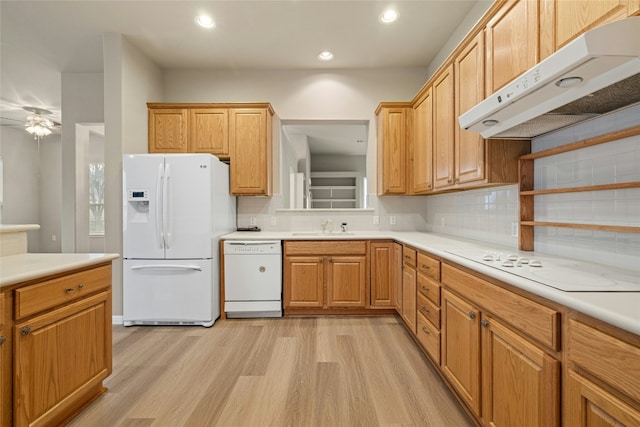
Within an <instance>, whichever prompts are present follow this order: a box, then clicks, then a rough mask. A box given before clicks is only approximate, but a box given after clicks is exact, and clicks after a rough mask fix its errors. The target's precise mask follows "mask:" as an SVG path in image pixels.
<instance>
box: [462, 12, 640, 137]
mask: <svg viewBox="0 0 640 427" xmlns="http://www.w3.org/2000/svg"><path fill="white" fill-rule="evenodd" d="M637 102H640V16H634V17H630V18H626V19H623V20H620V21H616V22H612V23H610V24H606V25H603V26H601V27H598V28H595V29H593V30H590V31H587V32H586V33H584V34H582V35H581V36H579V37H578V38H577V39H575V40H573V41H571V42H570V43H569V44H567V45H566V46H564V47H563V48H561V49H560V50H558V51H557V52H555V53H554V54H553V55H551V56H549V57H548V58H546V59H545V60H543V61H542V62H540V63H539V64H538V65H536V66H535V67H533V68H532V69H530V70H529V71H527V72H526V73H524V74H522V75H521V76H519V77H518V78H516V79H515V80H513V81H512V82H511V83H509V84H507V85H506V86H505V87H503V88H502V89H499V90H498V91H496V92H495V93H494V94H493V95H491V96H490V97H488V98H487V99H485V100H484V101H482V102H481V103H479V104H478V105H476V106H475V107H473V108H472V109H470V110H469V111H467V112H466V113H464V114H462V115H461V116H460V117H459V122H460V126H461V127H462V128H464V129H468V130H471V131H475V132H480V134H482V136H483V137H484V138H502V139H530V138H533V137H535V136H539V135H542V134H544V133H547V132H550V131H553V130H556V129H559V128H562V127H564V126H567V125H570V124H573V123H577V122H580V121H582V120H586V119H588V118H590V117H594V116H597V115H601V114H604V113H608V112H611V111H614V110H617V109H619V108H622V107H626V106H628V105H631V104H635V103H637Z"/></svg>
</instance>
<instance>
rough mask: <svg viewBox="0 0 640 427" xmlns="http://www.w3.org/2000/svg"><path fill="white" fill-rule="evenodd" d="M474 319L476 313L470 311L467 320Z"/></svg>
mask: <svg viewBox="0 0 640 427" xmlns="http://www.w3.org/2000/svg"><path fill="white" fill-rule="evenodd" d="M475 318H476V313H475V312H474V311H470V312H469V319H475Z"/></svg>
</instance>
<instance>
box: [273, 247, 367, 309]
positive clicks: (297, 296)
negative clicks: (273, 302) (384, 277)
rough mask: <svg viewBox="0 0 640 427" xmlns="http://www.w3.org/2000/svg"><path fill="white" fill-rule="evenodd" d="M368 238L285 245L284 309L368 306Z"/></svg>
mask: <svg viewBox="0 0 640 427" xmlns="http://www.w3.org/2000/svg"><path fill="white" fill-rule="evenodd" d="M367 246H368V242H366V241H326V240H325V241H319V242H318V241H287V242H285V244H284V252H285V257H284V308H285V311H286V310H287V309H318V308H319V309H330V308H361V309H364V308H366V306H367V295H368V290H367V285H368V283H369V274H368V268H369V257H368V253H367Z"/></svg>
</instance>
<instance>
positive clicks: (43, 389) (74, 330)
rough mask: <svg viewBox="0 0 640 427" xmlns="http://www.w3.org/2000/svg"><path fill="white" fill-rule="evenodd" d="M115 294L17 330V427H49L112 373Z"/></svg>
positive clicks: (26, 323)
mask: <svg viewBox="0 0 640 427" xmlns="http://www.w3.org/2000/svg"><path fill="white" fill-rule="evenodd" d="M110 295H111V292H110V291H109V292H102V293H99V294H97V295H94V296H91V297H88V298H86V299H83V300H80V301H78V302H75V303H73V304H70V305H68V306H64V307H62V308H60V309H57V310H53V311H50V312H47V313H45V314H43V315H41V316H37V317H34V318H31V319H28V320H26V321H24V322H20V323H17V324H16V325H15V326H14V328H13V329H14V354H15V358H14V387H15V389H14V396H15V399H14V414H13V419H14V425H16V426H28V425H49V424H54V423H56V422H59V421H60V420H61V419H64V416H65V411H67V410H69V409H70V408H71V409H72V408H78V407H80V406H81V405H82V404H83V403H84V401H83V398H84V397H85V395H86V393H87V392H90V391H91V390H96V391H100V390H102V380H103V379H105V378H106V377H107V376H108V375H109V373H110V372H111V339H110V336H111V303H110V298H111V296H110Z"/></svg>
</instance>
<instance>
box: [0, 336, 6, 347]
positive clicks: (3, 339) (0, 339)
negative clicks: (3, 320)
mask: <svg viewBox="0 0 640 427" xmlns="http://www.w3.org/2000/svg"><path fill="white" fill-rule="evenodd" d="M6 340H7V337H5V336H4V335H3V336H1V337H0V345H2V344H4V342H5V341H6Z"/></svg>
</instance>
